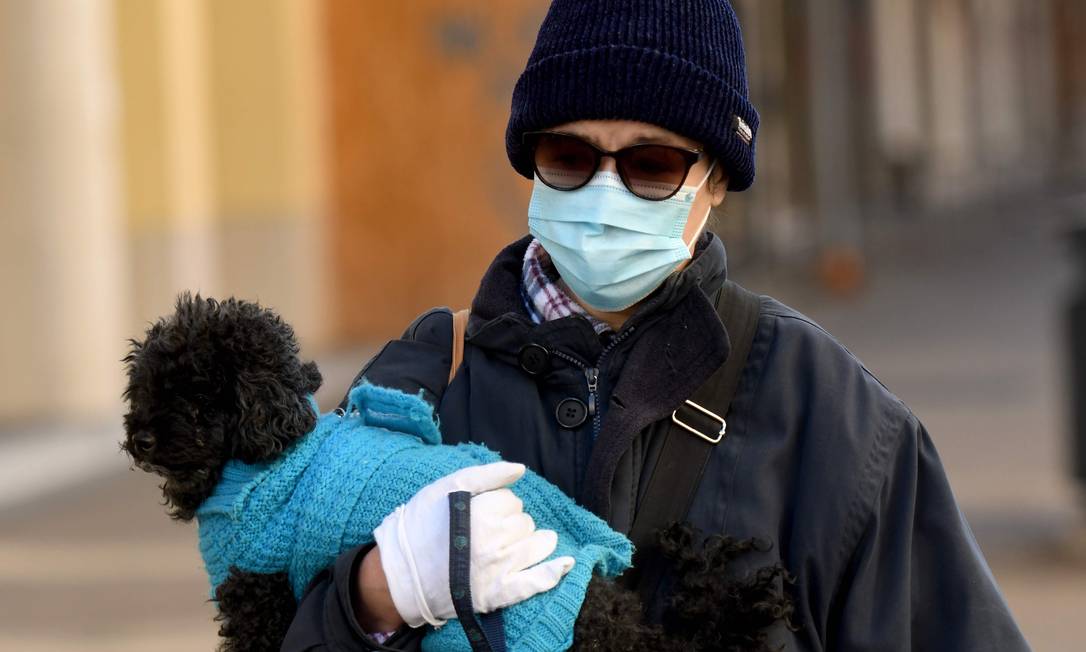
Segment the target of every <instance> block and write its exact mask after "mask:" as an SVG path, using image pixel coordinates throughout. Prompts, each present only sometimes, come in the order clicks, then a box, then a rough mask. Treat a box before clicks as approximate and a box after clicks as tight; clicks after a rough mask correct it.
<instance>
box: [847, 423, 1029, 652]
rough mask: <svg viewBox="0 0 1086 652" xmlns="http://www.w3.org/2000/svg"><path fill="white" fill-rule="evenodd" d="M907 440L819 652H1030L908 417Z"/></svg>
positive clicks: (930, 450)
mask: <svg viewBox="0 0 1086 652" xmlns="http://www.w3.org/2000/svg"><path fill="white" fill-rule="evenodd" d="M905 430H906V431H905V432H904V433H903V435H904V436H903V437H901V438H900V439H899V440H898V441H897V442H896V444H897V446H896V450H894V448H895V447H890V450H888V451H887V458H886V464H885V465H884V466H883V468H884V469H886V472H885V475H884V477H883V479H882V486H881V489H880V490H879V492H878V494H877V495H876V496H875V497H874V502H873V508H872V509H871V510H870V514H869V517H868V519H867V523H866V527H864V528H863V529H862V530H861V534H860V536H859V540H858V542H857V545H856V546H855V548H854V549H853V553H852V557H851V559H850V561H849V564H848V566H847V567H846V572H845V576H844V577H843V579H842V582H841V584H840V589H839V591H838V592H837V599H836V600H835V603H836V604H835V608H834V609H833V613H832V614H831V619H830V623H829V625H830V626H829V628H828V632H827V634H828V636H827V639H828V640H827V641H826V649H830V650H834V649H841V650H927V651H933V652H938V651H941V650H946V651H947V652H950V651H955V652H965V651H969V650H986V651H991V650H1028V649H1029V645H1028V644H1027V643H1026V641H1025V639H1024V638H1023V636H1022V633H1021V631H1020V630H1019V629H1018V626H1017V625H1016V624H1015V622H1014V619H1013V617H1012V616H1011V613H1010V610H1009V609H1008V607H1007V604H1006V602H1005V601H1004V599H1003V596H1002V595H1001V594H1000V592H999V588H998V587H997V586H996V582H995V579H994V577H993V576H992V572H991V570H990V569H989V568H988V564H987V562H985V560H984V557H983V555H982V554H981V551H980V548H979V547H978V546H977V542H976V540H975V539H974V537H973V533H972V531H971V530H970V528H969V525H968V524H967V523H966V521H965V518H964V517H963V516H962V513H961V511H960V510H959V509H958V505H957V503H956V502H955V500H954V496H953V494H952V493H951V490H950V485H949V483H948V482H947V477H946V473H945V472H944V471H943V466H942V463H941V462H940V461H939V456H938V454H937V453H936V451H935V447H934V445H933V444H932V441H931V439H930V438H929V436H928V433H927V432H926V430H925V429H924V427H923V426H922V425H920V423H919V422H918V421H916V418H915V417H914V416H912V415H910V422H909V423H908V424H907V425H906V428H905ZM835 621H836V626H834V622H835Z"/></svg>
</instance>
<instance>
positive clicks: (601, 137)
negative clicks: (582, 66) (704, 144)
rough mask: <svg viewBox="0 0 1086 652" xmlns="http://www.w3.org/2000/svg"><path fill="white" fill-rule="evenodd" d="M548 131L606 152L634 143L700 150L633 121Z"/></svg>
mask: <svg viewBox="0 0 1086 652" xmlns="http://www.w3.org/2000/svg"><path fill="white" fill-rule="evenodd" d="M551 131H562V132H565V133H569V134H574V135H577V136H580V137H581V138H584V139H585V140H587V141H589V142H591V143H594V144H595V145H596V146H598V147H601V148H603V149H608V150H616V149H621V148H623V147H627V146H629V145H634V144H637V143H645V142H648V143H660V144H663V145H674V146H676V147H685V148H687V149H701V143H699V142H698V141H696V140H692V139H690V138H686V137H684V136H680V135H679V134H677V133H675V132H674V131H671V130H669V129H664V128H663V127H660V126H658V125H654V124H651V123H648V122H638V121H636V120H577V121H574V122H567V123H565V124H561V125H557V126H555V127H552V128H551Z"/></svg>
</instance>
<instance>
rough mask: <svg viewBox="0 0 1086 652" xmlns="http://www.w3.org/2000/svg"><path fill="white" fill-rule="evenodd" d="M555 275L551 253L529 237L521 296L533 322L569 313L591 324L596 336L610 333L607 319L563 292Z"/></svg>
mask: <svg viewBox="0 0 1086 652" xmlns="http://www.w3.org/2000/svg"><path fill="white" fill-rule="evenodd" d="M558 278H559V276H558V270H557V269H555V268H554V263H553V262H551V257H550V255H548V254H547V252H546V251H545V250H544V249H543V246H542V245H541V244H540V243H539V240H532V242H531V244H529V245H528V250H527V251H525V252H524V268H523V272H522V276H521V284H520V292H521V299H522V300H523V301H524V307H525V308H527V309H528V315H529V316H530V317H531V318H532V321H533V322H535V323H536V324H541V323H543V322H545V321H552V320H555V319H560V318H562V317H569V316H570V315H581V316H582V317H584V318H585V319H587V320H588V322H589V323H590V324H592V328H593V330H595V331H596V334H597V335H603V334H604V333H609V332H612V328H611V327H610V326H609V325H608V324H607V323H606V322H603V321H600V320H599V319H596V318H595V317H593V316H592V315H590V314H588V313H587V312H586V311H585V309H584V308H583V307H581V304H579V303H577V302H576V301H575V300H573V298H572V297H570V296H569V295H568V294H566V292H565V290H563V289H562V286H561V285H560V284H559V283H558Z"/></svg>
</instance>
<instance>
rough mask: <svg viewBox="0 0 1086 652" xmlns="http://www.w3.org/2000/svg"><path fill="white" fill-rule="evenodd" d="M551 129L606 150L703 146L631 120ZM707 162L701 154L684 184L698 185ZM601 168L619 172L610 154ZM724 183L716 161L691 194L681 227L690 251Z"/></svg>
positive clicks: (586, 122)
mask: <svg viewBox="0 0 1086 652" xmlns="http://www.w3.org/2000/svg"><path fill="white" fill-rule="evenodd" d="M552 130H553V131H562V132H565V133H570V134H574V135H576V136H580V137H581V138H584V139H585V140H587V141H589V142H591V143H593V144H595V145H596V146H597V147H600V148H602V149H605V150H608V151H616V150H619V149H622V148H623V147H629V146H630V145H636V144H638V143H656V144H660V145H673V146H676V147H685V148H687V149H702V144H701V143H699V142H697V141H696V140H691V139H689V138H686V137H684V136H680V135H679V134H677V133H675V132H674V131H668V130H667V129H664V128H663V127H658V126H656V125H653V124H649V123H647V122H636V121H633V120H577V121H576V122H567V123H565V124H562V125H558V126H556V127H554V128H553V129H552ZM710 163H711V161H710V160H709V157H708V156H703V157H702V158H701V159H700V160H699V161H698V162H697V163H695V164H694V167H692V168H690V174H688V175H687V177H686V182H685V184H684V185H688V186H693V185H697V184H698V183H699V182H700V181H701V180H702V179H703V178H704V177H705V173H706V171H708V169H709V165H710ZM600 169H601V170H607V171H609V172H615V173H617V172H618V171H617V170H616V169H615V161H614V159H612V158H609V157H608V158H605V159H603V161H602V162H601V163H600ZM727 186H728V183H727V179H726V178H725V174H724V171H723V170H722V169H721V167H720V165H719V164H717V165H716V166H715V167H714V168H713V172H712V174H711V175H710V177H709V179H708V181H706V182H705V184H704V185H703V186H702V187H701V189H700V190H699V191H698V194H697V195H696V196H695V197H694V204H693V206H692V207H691V208H690V217H689V219H687V221H686V227H685V228H684V229H683V241H684V242H685V243H686V244H687V246H688V247H690V249H691V251H693V247H694V236H695V235H696V234H698V233H699V232H700V231H701V229H702V225H703V224H704V223H705V219H706V217H707V214H708V211H709V207H710V206H719V205H720V203H721V202H722V201H724V195H725V194H726V193H727Z"/></svg>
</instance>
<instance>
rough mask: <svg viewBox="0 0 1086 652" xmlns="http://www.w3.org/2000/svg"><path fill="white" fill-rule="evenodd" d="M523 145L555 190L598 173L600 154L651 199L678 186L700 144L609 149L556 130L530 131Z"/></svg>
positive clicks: (538, 172)
mask: <svg viewBox="0 0 1086 652" xmlns="http://www.w3.org/2000/svg"><path fill="white" fill-rule="evenodd" d="M523 142H524V145H526V146H527V147H528V148H529V151H530V152H531V153H532V161H533V165H534V167H535V173H536V175H537V176H538V177H539V180H540V181H542V182H543V183H545V184H547V185H548V186H550V187H551V188H554V189H555V190H577V189H578V188H583V187H584V186H585V185H587V184H588V182H589V181H591V180H592V177H594V176H596V172H597V171H598V170H599V168H600V163H601V161H602V160H603V157H605V156H610V157H611V158H613V159H614V160H615V167H616V168H618V176H619V177H621V179H622V183H623V184H624V185H625V186H626V188H628V189H629V191H630V192H632V193H633V194H635V195H637V196H638V197H640V198H642V199H648V200H649V201H663V200H665V199H669V198H671V197H673V196H674V195H675V193H677V192H679V190H680V189H681V188H682V187H683V183H684V182H685V181H686V177H687V175H688V174H690V168H691V167H693V166H694V164H695V163H697V162H698V160H700V159H701V157H702V155H703V154H704V152H703V151H701V150H696V149H686V148H684V147H675V146H673V145H658V144H656V143H640V144H637V145H630V146H629V147H623V148H622V149H620V150H616V151H613V152H609V151H607V150H604V149H600V148H599V147H597V146H596V145H594V144H592V143H590V142H588V141H587V140H585V139H583V138H581V137H580V136H575V135H573V134H565V133H561V132H556V131H529V132H528V133H526V134H524V138H523Z"/></svg>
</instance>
